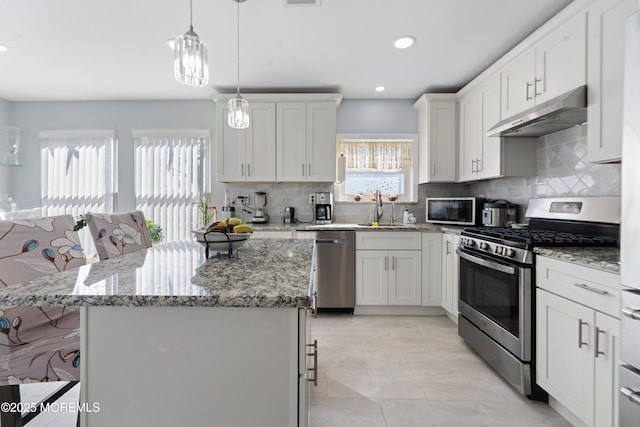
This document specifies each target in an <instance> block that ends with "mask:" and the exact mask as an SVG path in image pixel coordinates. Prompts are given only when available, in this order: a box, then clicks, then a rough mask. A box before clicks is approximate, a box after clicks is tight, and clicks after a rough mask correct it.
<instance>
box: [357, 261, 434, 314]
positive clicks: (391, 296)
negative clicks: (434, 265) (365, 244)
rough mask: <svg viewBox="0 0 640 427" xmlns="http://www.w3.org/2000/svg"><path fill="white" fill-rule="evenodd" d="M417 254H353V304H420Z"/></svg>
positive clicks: (420, 281) (419, 268) (419, 277)
mask: <svg viewBox="0 0 640 427" xmlns="http://www.w3.org/2000/svg"><path fill="white" fill-rule="evenodd" d="M421 257H422V254H421V252H420V251H401V250H397V251H369V250H361V251H356V263H357V264H356V304H359V305H421V303H422V279H421V278H422V272H421V269H422V265H421V264H422V263H421Z"/></svg>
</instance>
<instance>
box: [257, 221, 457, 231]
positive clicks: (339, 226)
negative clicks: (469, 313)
mask: <svg viewBox="0 0 640 427" xmlns="http://www.w3.org/2000/svg"><path fill="white" fill-rule="evenodd" d="M251 226H252V227H253V229H254V231H293V230H296V231H325V230H354V231H383V230H384V231H427V232H429V231H432V232H440V231H442V229H443V227H441V226H439V225H436V224H427V223H419V224H418V223H417V224H403V223H394V224H393V225H391V224H387V223H381V224H380V225H379V226H377V227H372V226H370V225H362V224H355V223H338V222H334V223H331V224H312V223H296V224H264V225H263V224H260V225H257V224H251ZM449 228H451V227H449Z"/></svg>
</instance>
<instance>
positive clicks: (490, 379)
mask: <svg viewBox="0 0 640 427" xmlns="http://www.w3.org/2000/svg"><path fill="white" fill-rule="evenodd" d="M312 333H313V337H314V338H316V339H317V340H318V352H319V362H318V365H319V372H318V386H317V387H315V388H313V390H312V397H311V408H310V410H311V427H325V426H326V427H341V426H345V427H359V426H366V427H378V426H380V427H414V426H416V427H417V426H465V427H470V426H510V427H511V426H544V425H549V426H570V425H571V424H569V423H568V422H567V421H565V420H564V418H562V417H561V416H560V415H558V414H557V413H556V412H555V411H554V410H553V409H551V408H550V407H549V406H548V405H547V404H545V403H542V402H534V401H530V400H528V399H527V398H525V397H522V396H521V395H520V394H518V393H517V392H516V391H515V390H513V389H512V388H511V386H509V385H508V384H507V383H506V382H505V381H504V380H502V378H501V377H499V376H498V375H497V374H496V373H495V372H494V371H493V370H492V369H491V368H490V367H488V365H486V364H485V363H484V362H483V361H482V360H481V359H480V358H479V357H478V356H476V355H475V353H473V352H472V351H471V350H470V349H469V348H468V347H467V346H466V345H465V344H464V342H463V341H462V339H461V338H460V337H459V336H458V333H457V326H456V324H455V323H453V322H452V321H451V320H449V319H448V318H446V317H444V316H429V317H406V316H351V315H345V314H330V313H320V315H319V316H318V318H317V319H315V320H314V323H313V331H312Z"/></svg>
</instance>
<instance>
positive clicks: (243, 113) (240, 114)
mask: <svg viewBox="0 0 640 427" xmlns="http://www.w3.org/2000/svg"><path fill="white" fill-rule="evenodd" d="M232 1H234V2H236V3H237V18H238V25H237V29H238V80H237V81H238V87H237V91H236V96H235V98H231V99H230V100H229V105H228V108H229V116H228V118H227V121H228V123H229V126H230V127H232V128H234V129H246V128H248V127H249V103H248V102H247V101H246V100H245V99H244V98H243V97H242V96H240V3H244V1H245V0H232Z"/></svg>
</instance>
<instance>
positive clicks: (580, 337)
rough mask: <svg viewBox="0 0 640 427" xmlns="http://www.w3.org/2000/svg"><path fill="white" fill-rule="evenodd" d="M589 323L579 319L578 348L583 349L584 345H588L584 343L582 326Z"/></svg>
mask: <svg viewBox="0 0 640 427" xmlns="http://www.w3.org/2000/svg"><path fill="white" fill-rule="evenodd" d="M586 324H587V322H583V321H582V319H578V348H582V346H583V345H587V343H586V342H582V326H583V325H586Z"/></svg>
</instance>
